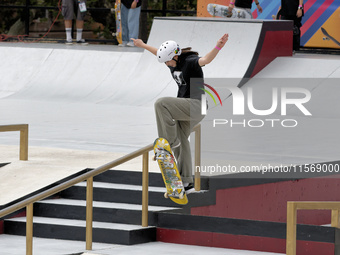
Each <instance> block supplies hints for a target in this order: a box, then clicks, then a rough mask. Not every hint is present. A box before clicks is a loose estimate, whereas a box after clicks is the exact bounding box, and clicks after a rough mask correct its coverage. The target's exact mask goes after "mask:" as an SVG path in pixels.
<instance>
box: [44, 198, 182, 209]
mask: <svg viewBox="0 0 340 255" xmlns="http://www.w3.org/2000/svg"><path fill="white" fill-rule="evenodd" d="M39 203H41V204H56V205H70V206H72V205H74V206H86V201H85V200H73V199H63V198H61V199H48V200H43V201H40V202H39ZM93 207H97V208H108V209H126V210H136V211H141V210H142V205H140V204H126V203H113V202H98V201H93ZM148 209H149V211H165V210H172V209H177V208H175V207H166V206H149V207H148Z"/></svg>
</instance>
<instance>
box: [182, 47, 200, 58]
mask: <svg viewBox="0 0 340 255" xmlns="http://www.w3.org/2000/svg"><path fill="white" fill-rule="evenodd" d="M181 50H182V53H181V55H184V56H186V55H192V54H195V55H198V52H197V51H192V50H191V47H186V48H183V49H181Z"/></svg>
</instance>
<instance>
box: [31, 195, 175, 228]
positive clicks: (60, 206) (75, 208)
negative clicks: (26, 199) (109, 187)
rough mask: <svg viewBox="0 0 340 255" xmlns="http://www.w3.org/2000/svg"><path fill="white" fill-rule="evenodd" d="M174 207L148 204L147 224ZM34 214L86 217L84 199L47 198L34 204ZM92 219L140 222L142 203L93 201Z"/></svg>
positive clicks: (68, 217)
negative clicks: (159, 213) (157, 213)
mask: <svg viewBox="0 0 340 255" xmlns="http://www.w3.org/2000/svg"><path fill="white" fill-rule="evenodd" d="M174 209H177V208H176V207H163V206H148V210H149V213H148V219H149V225H153V224H156V213H155V212H159V211H168V210H174ZM34 215H35V216H43V217H54V218H65V219H78V220H85V219H86V201H84V200H73V199H49V200H44V201H41V202H38V203H36V204H35V205H34ZM93 219H94V220H95V221H98V222H117V223H125V224H142V205H138V204H126V203H109V202H97V201H94V202H93Z"/></svg>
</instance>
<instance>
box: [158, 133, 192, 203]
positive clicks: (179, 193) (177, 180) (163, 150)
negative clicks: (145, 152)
mask: <svg viewBox="0 0 340 255" xmlns="http://www.w3.org/2000/svg"><path fill="white" fill-rule="evenodd" d="M153 150H154V152H155V157H154V160H156V161H157V162H158V165H159V169H160V170H161V173H162V177H163V181H164V184H165V187H166V192H165V193H164V197H165V198H170V199H171V200H172V201H174V202H175V203H177V204H181V205H185V204H187V203H188V197H187V195H186V194H185V189H184V186H183V182H182V178H181V175H180V174H179V171H178V169H177V165H176V161H175V158H174V156H173V155H172V153H171V148H170V144H169V142H168V141H167V140H166V139H164V138H157V139H156V140H155V142H154V146H153Z"/></svg>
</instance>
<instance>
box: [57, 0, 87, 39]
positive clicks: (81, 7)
mask: <svg viewBox="0 0 340 255" xmlns="http://www.w3.org/2000/svg"><path fill="white" fill-rule="evenodd" d="M86 12H87V8H86V0H63V1H62V15H63V16H64V23H65V32H66V44H68V45H72V44H73V39H72V20H73V18H74V14H75V15H76V27H77V37H76V43H77V44H80V45H87V42H86V41H85V40H84V39H83V28H84V18H85V15H86Z"/></svg>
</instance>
